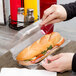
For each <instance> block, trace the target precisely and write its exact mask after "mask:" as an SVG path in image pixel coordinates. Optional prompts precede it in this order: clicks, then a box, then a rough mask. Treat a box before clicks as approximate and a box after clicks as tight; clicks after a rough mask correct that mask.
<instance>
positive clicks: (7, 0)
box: [4, 0, 10, 23]
mask: <svg viewBox="0 0 76 76" xmlns="http://www.w3.org/2000/svg"><path fill="white" fill-rule="evenodd" d="M4 2H5V14H6V23H8V17H9V15H10V0H4Z"/></svg>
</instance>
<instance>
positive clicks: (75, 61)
mask: <svg viewBox="0 0 76 76" xmlns="http://www.w3.org/2000/svg"><path fill="white" fill-rule="evenodd" d="M72 70H73V71H74V72H76V54H74V56H73V61H72Z"/></svg>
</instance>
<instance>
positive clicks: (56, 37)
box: [16, 32, 62, 61]
mask: <svg viewBox="0 0 76 76" xmlns="http://www.w3.org/2000/svg"><path fill="white" fill-rule="evenodd" d="M61 38H62V37H61V35H60V34H59V33H58V32H52V33H51V34H47V35H45V36H43V37H42V38H40V39H39V40H37V41H35V42H34V43H33V44H32V45H30V46H28V47H27V48H25V49H24V50H23V51H21V52H20V53H19V54H18V56H17V57H16V59H17V60H18V61H23V60H28V59H31V58H33V57H35V56H37V55H39V54H40V53H41V52H43V51H44V50H47V48H48V47H49V46H50V45H52V47H54V46H55V45H56V44H57V43H58V42H59V41H60V40H61Z"/></svg>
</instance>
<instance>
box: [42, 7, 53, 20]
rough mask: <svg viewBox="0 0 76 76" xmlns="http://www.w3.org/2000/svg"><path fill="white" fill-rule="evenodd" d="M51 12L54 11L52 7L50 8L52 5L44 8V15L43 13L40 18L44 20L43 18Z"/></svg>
mask: <svg viewBox="0 0 76 76" xmlns="http://www.w3.org/2000/svg"><path fill="white" fill-rule="evenodd" d="M53 12H54V9H53V8H52V6H51V7H50V8H48V9H46V10H45V11H44V15H43V18H42V20H45V18H46V17H47V16H49V15H50V14H52V13H53Z"/></svg>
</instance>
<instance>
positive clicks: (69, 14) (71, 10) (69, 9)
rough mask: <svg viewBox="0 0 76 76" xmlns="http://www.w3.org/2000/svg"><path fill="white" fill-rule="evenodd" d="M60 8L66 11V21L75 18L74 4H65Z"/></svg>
mask: <svg viewBox="0 0 76 76" xmlns="http://www.w3.org/2000/svg"><path fill="white" fill-rule="evenodd" d="M62 6H63V7H64V8H65V9H66V12H67V19H66V20H69V19H72V18H73V17H76V2H73V3H69V4H65V5H62Z"/></svg>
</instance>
